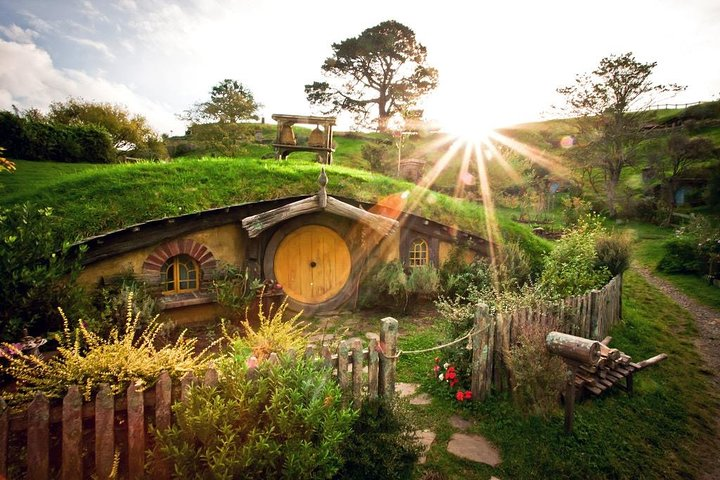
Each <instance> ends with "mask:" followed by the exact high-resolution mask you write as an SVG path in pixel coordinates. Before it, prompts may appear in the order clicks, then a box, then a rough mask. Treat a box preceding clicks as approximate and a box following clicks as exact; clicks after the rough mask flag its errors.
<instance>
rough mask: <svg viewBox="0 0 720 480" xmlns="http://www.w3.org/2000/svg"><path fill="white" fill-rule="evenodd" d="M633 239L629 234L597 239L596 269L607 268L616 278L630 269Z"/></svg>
mask: <svg viewBox="0 0 720 480" xmlns="http://www.w3.org/2000/svg"><path fill="white" fill-rule="evenodd" d="M631 242H632V241H631V239H630V237H629V236H628V235H627V234H622V233H613V234H610V235H599V236H598V237H597V238H596V239H595V252H596V253H597V264H596V268H600V269H602V268H603V267H605V268H607V269H608V270H609V271H610V273H611V274H612V275H613V276H615V275H619V274H621V273H623V272H624V271H625V270H627V269H628V268H630V259H631V257H632V245H631Z"/></svg>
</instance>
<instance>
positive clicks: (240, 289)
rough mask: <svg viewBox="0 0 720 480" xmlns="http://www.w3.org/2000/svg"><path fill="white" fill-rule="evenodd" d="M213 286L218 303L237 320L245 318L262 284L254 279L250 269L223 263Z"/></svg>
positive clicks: (216, 272)
mask: <svg viewBox="0 0 720 480" xmlns="http://www.w3.org/2000/svg"><path fill="white" fill-rule="evenodd" d="M212 285H213V289H214V290H215V298H216V300H217V303H218V304H219V305H220V306H221V307H223V309H225V311H226V313H227V314H228V315H229V316H231V317H232V318H233V319H235V318H241V317H242V318H244V315H245V309H246V308H247V306H248V305H250V302H252V300H253V298H255V297H256V295H257V292H258V290H259V289H260V287H262V282H261V281H260V280H259V279H256V278H254V277H253V276H252V275H251V273H250V270H249V269H248V268H241V267H238V266H236V265H232V264H230V263H225V262H222V263H220V265H219V266H218V268H217V270H216V271H215V278H214V279H213V282H212Z"/></svg>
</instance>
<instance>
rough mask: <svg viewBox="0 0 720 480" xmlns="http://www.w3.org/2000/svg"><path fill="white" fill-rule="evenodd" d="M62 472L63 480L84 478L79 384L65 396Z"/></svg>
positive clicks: (72, 387)
mask: <svg viewBox="0 0 720 480" xmlns="http://www.w3.org/2000/svg"><path fill="white" fill-rule="evenodd" d="M62 408H63V413H62V469H61V470H62V472H61V478H62V479H63V480H74V479H76V478H83V473H82V396H81V395H80V389H79V388H78V386H77V385H73V386H71V387H70V388H69V389H68V393H67V395H65V398H63V407H62Z"/></svg>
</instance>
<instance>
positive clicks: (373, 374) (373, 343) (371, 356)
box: [368, 338, 380, 399]
mask: <svg viewBox="0 0 720 480" xmlns="http://www.w3.org/2000/svg"><path fill="white" fill-rule="evenodd" d="M377 342H378V341H377V340H376V339H375V338H371V339H370V345H369V346H368V396H369V397H370V398H372V399H375V398H377V396H378V375H379V373H380V363H379V358H378V352H377V348H378V344H377Z"/></svg>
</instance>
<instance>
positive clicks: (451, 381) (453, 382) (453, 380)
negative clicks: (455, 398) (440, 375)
mask: <svg viewBox="0 0 720 480" xmlns="http://www.w3.org/2000/svg"><path fill="white" fill-rule="evenodd" d="M457 382H458V381H457V379H455V378H453V379H452V380H450V388H453V387H455V384H456V383H457Z"/></svg>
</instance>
